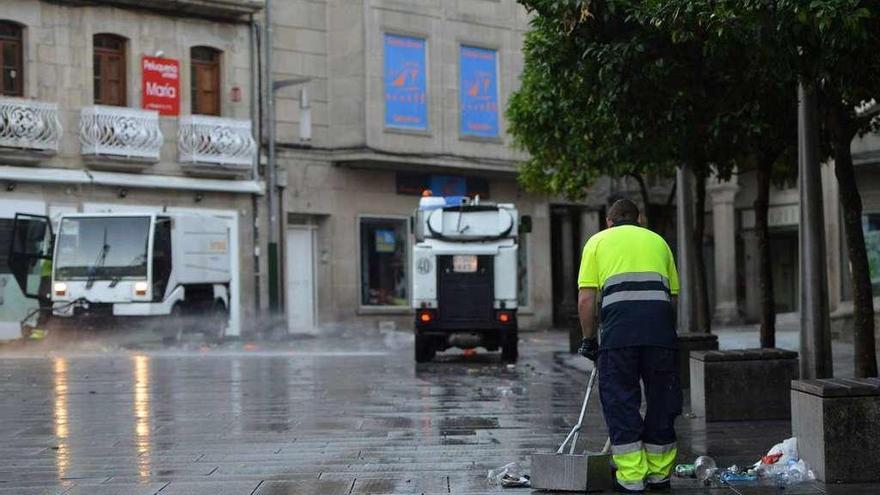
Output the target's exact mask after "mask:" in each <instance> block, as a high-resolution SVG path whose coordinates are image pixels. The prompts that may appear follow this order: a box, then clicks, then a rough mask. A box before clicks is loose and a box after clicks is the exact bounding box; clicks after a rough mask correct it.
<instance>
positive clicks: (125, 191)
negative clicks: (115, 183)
mask: <svg viewBox="0 0 880 495" xmlns="http://www.w3.org/2000/svg"><path fill="white" fill-rule="evenodd" d="M126 196H128V189H126V188H124V187H123V188H122V189H120V190H119V197H120V198H124V197H126Z"/></svg>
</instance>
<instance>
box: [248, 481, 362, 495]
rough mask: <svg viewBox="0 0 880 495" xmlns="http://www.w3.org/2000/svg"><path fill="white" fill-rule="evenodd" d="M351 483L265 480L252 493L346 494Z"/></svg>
mask: <svg viewBox="0 0 880 495" xmlns="http://www.w3.org/2000/svg"><path fill="white" fill-rule="evenodd" d="M352 485H353V482H351V481H321V480H315V481H266V482H263V483H262V484H261V485H260V486H259V487H258V488H257V491H255V492H254V495H302V494H306V493H315V494H318V493H320V494H321V495H348V494H349V493H350V492H351V488H352Z"/></svg>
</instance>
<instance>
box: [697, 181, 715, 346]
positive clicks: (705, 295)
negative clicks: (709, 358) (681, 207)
mask: <svg viewBox="0 0 880 495" xmlns="http://www.w3.org/2000/svg"><path fill="white" fill-rule="evenodd" d="M694 182H695V184H694V188H695V191H696V194H695V196H694V237H693V245H694V282H695V283H696V291H695V295H696V306H697V307H696V309H697V325H696V327H697V331H699V332H705V333H710V332H711V331H712V313H711V311H710V310H709V286H708V284H707V282H706V257H705V256H704V254H703V237H704V234H705V231H706V167H705V165H701V166H698V167H695V168H694Z"/></svg>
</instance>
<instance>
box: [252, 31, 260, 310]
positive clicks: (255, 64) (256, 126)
mask: <svg viewBox="0 0 880 495" xmlns="http://www.w3.org/2000/svg"><path fill="white" fill-rule="evenodd" d="M249 28H250V52H251V53H250V57H251V58H250V66H251V67H250V69H251V94H250V98H251V125H252V126H253V127H252V129H251V131H252V133H253V137H254V140H255V141H256V142H257V156H256V157H254V169H253V171H252V176H253V180H254V181H255V182H256V181H259V180H260V155H261V151H262V146H261V144H262V142H263V135H262V134H263V126H262V113H261V112H260V111H259V102H260V97H261V95H262V87H261V83H262V81H261V80H260V66H261V65H262V63H260V50H259V44H258V41H257V39H258V36H259V35H260V33H259V26H258V24H257V22H256V21H255V20H254V16H253V14H251V16H250V25H249ZM251 211H252V213H253V218H252V219H251V220H252V221H253V229H254V230H253V234H254V259H253V263H254V307H255V309H256V311H255V312H256V313H259V312H260V305H261V304H260V303H261V301H260V197H259V195H257V194H253V195H251Z"/></svg>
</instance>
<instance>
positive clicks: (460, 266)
mask: <svg viewBox="0 0 880 495" xmlns="http://www.w3.org/2000/svg"><path fill="white" fill-rule="evenodd" d="M452 271H454V272H456V273H474V272H476V271H477V257H476V256H463V255H462V256H453V257H452Z"/></svg>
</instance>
